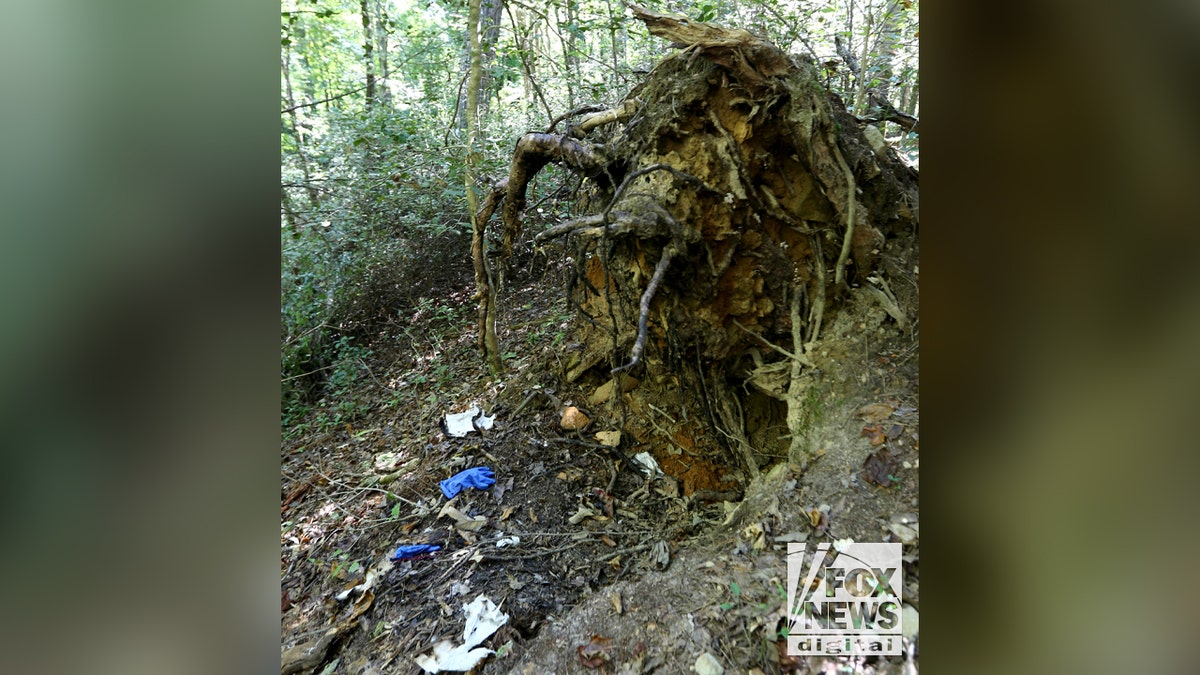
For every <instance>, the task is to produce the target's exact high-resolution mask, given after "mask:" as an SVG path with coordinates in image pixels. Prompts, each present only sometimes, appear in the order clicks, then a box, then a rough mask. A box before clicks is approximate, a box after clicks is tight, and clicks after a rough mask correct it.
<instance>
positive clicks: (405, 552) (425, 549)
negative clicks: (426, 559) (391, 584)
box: [389, 544, 442, 560]
mask: <svg viewBox="0 0 1200 675" xmlns="http://www.w3.org/2000/svg"><path fill="white" fill-rule="evenodd" d="M441 549H442V547H441V546H434V545H432V544H413V545H411V546H401V547H400V548H398V549H396V551H395V553H392V555H391V556H389V557H390V558H391V559H392V560H407V559H408V558H412V557H414V556H418V555H421V554H422V553H433V552H434V551H440V550H441Z"/></svg>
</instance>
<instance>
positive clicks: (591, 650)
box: [575, 635, 612, 669]
mask: <svg viewBox="0 0 1200 675" xmlns="http://www.w3.org/2000/svg"><path fill="white" fill-rule="evenodd" d="M611 652H612V640H611V639H609V638H606V637H602V636H600V635H593V636H592V639H591V640H590V641H589V642H588V643H587V644H586V645H579V646H578V647H576V648H575V653H577V654H579V662H580V663H581V664H583V667H584V668H593V669H595V668H599V667H601V666H603V665H604V664H606V663H608V660H609V654H610V653H611Z"/></svg>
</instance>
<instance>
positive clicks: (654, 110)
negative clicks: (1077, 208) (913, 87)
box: [477, 6, 918, 477]
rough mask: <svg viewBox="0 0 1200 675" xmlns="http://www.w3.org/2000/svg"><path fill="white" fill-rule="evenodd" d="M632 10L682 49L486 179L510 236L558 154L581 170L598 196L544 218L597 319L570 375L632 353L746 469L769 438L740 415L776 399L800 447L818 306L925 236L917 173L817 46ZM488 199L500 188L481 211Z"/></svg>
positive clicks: (597, 373)
mask: <svg viewBox="0 0 1200 675" xmlns="http://www.w3.org/2000/svg"><path fill="white" fill-rule="evenodd" d="M633 10H634V14H635V16H637V18H638V19H640V20H641V21H643V22H644V23H645V24H646V25H647V27H648V28H649V30H650V33H651V34H653V35H656V36H658V37H662V38H664V39H667V40H669V41H671V42H672V43H673V44H675V45H677V46H680V47H681V48H682V52H680V53H677V54H675V55H671V56H668V57H667V58H665V59H664V60H663V61H662V62H661V63H660V64H659V65H658V66H657V67H656V68H655V69H654V74H653V75H652V76H651V78H649V79H648V80H646V81H645V82H644V83H643V84H641V85H639V86H638V87H637V88H635V89H634V90H633V91H632V92H630V93H629V95H628V96H627V97H626V98H625V100H624V102H623V103H622V104H621V105H620V106H618V107H616V108H614V109H612V110H608V111H604V112H599V113H592V114H589V115H586V116H583V117H582V118H580V119H578V120H577V121H576V122H575V123H573V124H571V125H569V129H570V131H569V132H568V134H563V135H555V134H544V133H531V134H527V135H526V136H524V137H523V138H522V139H521V140H520V141H519V142H518V143H517V147H516V151H515V153H514V157H513V162H512V166H511V169H510V171H509V175H508V177H507V178H506V179H505V180H504V181H501V182H500V183H498V184H497V185H496V186H495V188H494V190H493V193H492V194H493V195H496V196H497V200H498V201H500V200H502V201H503V209H502V211H501V212H502V218H501V220H502V227H503V241H504V247H503V250H502V254H504V255H507V254H509V253H511V251H512V249H513V247H515V246H518V245H520V242H521V241H522V240H521V236H522V222H521V221H522V211H523V209H524V207H525V191H526V186H527V184H528V183H529V181H530V180H531V179H532V177H533V176H534V175H535V174H536V173H537V172H538V170H540V169H541V168H542V167H543V166H545V165H546V164H547V163H551V162H553V163H557V164H560V165H563V166H565V167H567V168H568V169H570V170H572V171H575V172H577V173H579V174H581V175H583V176H584V177H585V178H587V179H588V185H589V186H590V190H589V191H588V193H587V194H586V195H585V197H584V199H585V202H584V204H583V205H582V206H583V207H584V210H585V212H590V215H586V216H582V217H579V218H576V219H574V220H570V221H567V222H564V223H560V224H558V225H555V226H553V227H550V228H549V229H547V230H544V231H542V232H540V233H538V234H537V235H536V236H535V237H534V241H535V242H539V243H542V242H547V241H550V240H556V239H558V238H561V237H566V238H567V253H569V255H570V256H571V258H572V259H573V260H574V262H575V272H574V274H573V275H572V278H571V279H570V280H569V282H568V289H567V293H568V297H569V299H570V301H571V304H572V306H573V307H574V308H575V309H576V310H577V311H578V312H579V313H580V314H581V315H582V316H583V317H584V319H585V320H584V321H581V322H579V325H580V327H581V328H580V333H579V335H578V343H579V344H581V345H582V348H581V349H580V350H579V351H578V352H575V353H573V354H571V355H569V357H568V359H567V365H566V372H565V377H566V379H567V380H568V381H572V382H578V381H580V380H592V381H594V382H596V383H599V382H602V381H604V380H607V379H613V377H614V375H615V374H617V373H620V374H621V375H620V376H619V377H625V376H632V377H633V378H634V379H635V380H639V381H641V382H642V383H643V384H642V385H641V386H640V387H639V389H638V390H637V391H638V392H641V395H642V396H643V397H644V401H645V402H646V404H647V405H649V404H650V403H654V404H655V405H658V406H659V407H660V408H669V407H670V406H669V405H668V404H666V403H664V401H675V400H679V401H681V403H680V405H681V407H682V408H683V410H684V413H683V415H682V417H684V418H687V419H692V420H703V421H705V422H706V423H707V429H708V431H707V432H704V431H702V430H697V431H695V432H693V433H691V435H690V436H689V438H688V440H687V443H686V444H688V445H691V446H694V447H695V448H697V449H705V450H709V451H712V452H720V451H721V450H720V448H721V447H723V448H724V452H726V453H732V455H733V456H734V457H736V458H740V459H739V460H738V461H739V462H741V463H742V464H743V465H744V470H745V473H746V474H747V475H748V476H750V477H753V476H756V475H758V473H759V470H760V467H759V462H760V460H762V459H763V456H762V455H760V454H756V453H757V452H758V451H757V450H755V449H754V448H755V447H756V446H755V444H753V443H750V442H748V440H747V439H748V432H747V430H746V428H745V425H744V420H745V419H746V417H747V416H748V415H750V414H751V412H752V410H751V408H752V407H754V406H759V407H762V406H765V407H766V408H770V407H771V405H772V404H768V403H764V401H771V400H773V401H775V402H776V403H775V404H773V405H775V406H776V407H778V406H783V408H786V414H784V413H783V412H779V411H778V410H777V411H776V412H777V413H778V414H777V415H776V417H777V423H776V424H775V426H786V428H788V429H790V431H791V433H790V436H789V440H788V441H787V442H786V443H785V445H784V447H783V448H782V454H784V455H786V456H788V457H789V458H790V460H791V461H792V462H794V463H796V464H801V465H802V464H803V463H804V462H805V460H806V458H807V454H808V452H809V451H810V450H811V449H812V448H810V447H809V442H810V440H811V439H808V438H807V437H806V436H805V428H806V426H805V425H806V419H807V414H808V412H807V410H808V409H807V408H806V406H807V405H808V404H807V403H806V401H808V400H809V399H810V398H811V397H810V396H808V394H807V393H806V392H807V391H808V390H809V387H810V384H811V382H812V381H813V378H814V377H816V375H814V367H813V363H814V358H818V357H817V356H816V355H815V351H814V350H815V349H816V348H817V347H818V346H819V345H820V344H821V343H820V338H821V334H822V333H821V331H822V326H823V325H824V324H825V323H826V322H828V321H830V320H831V319H832V318H834V317H836V316H837V315H838V312H839V311H840V308H841V307H842V306H843V304H844V301H845V299H846V298H847V296H848V295H849V294H850V293H851V290H850V287H851V285H853V284H858V285H863V286H865V285H866V284H867V277H868V275H871V274H872V273H873V272H874V271H875V267H876V264H877V263H878V261H879V258H880V255H881V252H882V250H883V249H884V248H885V237H887V236H904V237H908V238H913V237H915V236H916V212H917V207H916V205H917V198H918V197H917V186H916V179H915V176H914V175H913V173H911V172H909V171H908V170H906V169H905V168H904V166H903V164H902V163H901V162H900V160H899V158H898V157H897V156H896V155H895V154H894V152H893V151H891V150H890V149H888V148H886V147H885V148H883V149H881V150H879V151H875V150H873V149H872V148H871V146H870V145H869V143H868V142H867V141H866V139H865V138H864V137H863V134H862V132H861V131H860V129H859V128H858V124H857V122H856V120H855V119H854V118H853V117H852V116H851V115H849V114H848V113H847V112H846V110H845V109H844V107H843V106H842V105H841V104H840V102H839V101H840V99H837V98H836V97H834V96H831V95H830V94H828V93H827V91H826V90H825V89H824V88H823V87H822V86H821V84H820V80H819V77H818V73H817V70H816V68H815V67H814V65H813V64H812V63H811V62H810V61H808V60H806V59H802V60H793V59H791V58H789V57H787V56H786V55H785V54H783V52H781V51H780V50H779V49H778V48H776V47H775V46H774V45H771V44H770V43H767V42H765V41H764V40H762V39H760V38H757V37H755V36H753V35H751V34H750V33H748V32H746V31H744V30H728V29H723V28H720V27H717V26H713V25H709V24H705V23H700V22H697V21H691V20H686V19H685V18H684V17H678V16H673V15H666V14H658V13H654V12H650V11H648V10H645V9H642V8H639V7H636V6H634V7H633ZM494 210H496V205H495V204H494V203H491V202H489V204H487V205H485V207H484V209H482V210H481V211H480V212H478V214H477V215H478V216H480V217H479V218H477V222H478V221H479V220H483V221H486V219H487V217H489V216H490V215H491V213H492V211H494ZM880 292H881V294H882V293H883V292H882V291H880ZM888 293H890V291H888ZM855 297H859V296H858V295H855ZM903 319H904V317H903V316H901V317H900V318H899V319H897V322H898V323H899V322H900V321H901V320H903ZM684 385H687V386H684ZM744 391H755V392H757V393H756V394H755V395H756V396H758V399H755V401H757V402H755V401H752V400H751V399H750V398H748V395H746V394H743V393H739V392H744ZM687 396H691V397H692V398H691V399H689V402H682V399H683V398H685V397H687ZM618 398H620V397H618ZM621 400H624V399H621ZM631 400H633V401H635V403H636V400H637V399H636V398H635V399H631ZM752 404H753V405H752ZM689 406H690V407H689ZM689 409H691V410H693V413H691V414H689V413H687V412H686V411H687V410H689ZM647 414H649V412H648V411H647ZM755 414H758V412H755ZM646 424H647V422H646V421H645V420H644V419H643V418H642V417H640V416H633V417H630V418H628V419H627V422H626V425H627V426H626V427H625V430H626V431H628V432H629V433H630V434H632V436H633V437H635V438H639V439H640V438H641V437H642V436H644V435H645V434H647V433H652V432H653V430H649V431H648V430H647V429H648V427H646V426H645V425H646ZM716 439H721V440H720V442H718V441H717V440H716ZM701 446H703V448H702V447H701Z"/></svg>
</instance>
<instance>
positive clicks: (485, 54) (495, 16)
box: [477, 0, 504, 119]
mask: <svg viewBox="0 0 1200 675" xmlns="http://www.w3.org/2000/svg"><path fill="white" fill-rule="evenodd" d="M503 12H504V0H482V2H481V5H480V8H479V42H480V52H481V54H482V59H483V62H482V63H483V66H482V68H483V70H482V77H481V78H480V81H479V94H477V95H478V96H480V97H481V98H482V101H481V102H480V116H482V117H483V118H484V119H486V118H487V114H488V110H489V109H490V104H491V100H492V98H493V97H494V96H495V94H496V83H495V78H494V77H492V66H494V65H495V63H496V43H497V42H498V41H499V40H500V16H501V14H503Z"/></svg>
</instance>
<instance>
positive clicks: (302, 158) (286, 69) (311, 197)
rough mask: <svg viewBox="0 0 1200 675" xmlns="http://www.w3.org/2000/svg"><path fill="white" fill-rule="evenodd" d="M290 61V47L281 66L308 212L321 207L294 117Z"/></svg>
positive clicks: (295, 116) (302, 140)
mask: <svg viewBox="0 0 1200 675" xmlns="http://www.w3.org/2000/svg"><path fill="white" fill-rule="evenodd" d="M291 60H292V50H291V47H285V48H284V50H283V59H282V60H281V65H282V67H283V84H284V92H285V94H286V95H287V108H288V121H290V122H291V132H292V138H294V139H295V140H296V161H297V162H299V164H300V174H301V175H302V176H304V189H305V191H306V192H308V206H309V209H310V210H312V211H316V210H317V209H318V208H320V206H321V199H320V197H321V195H320V193H319V192H317V188H316V187H315V186H313V184H312V176H311V175H309V171H308V155H307V153H306V152H305V151H304V134H303V133H302V132H301V131H300V120H299V117H298V116H297V115H296V98H295V96H294V95H293V94H292V73H291V68H290V62H291Z"/></svg>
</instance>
